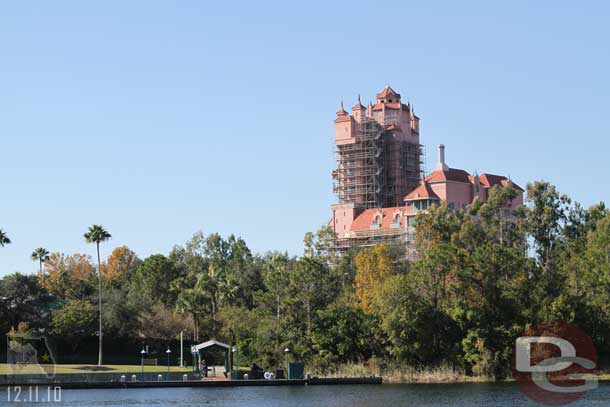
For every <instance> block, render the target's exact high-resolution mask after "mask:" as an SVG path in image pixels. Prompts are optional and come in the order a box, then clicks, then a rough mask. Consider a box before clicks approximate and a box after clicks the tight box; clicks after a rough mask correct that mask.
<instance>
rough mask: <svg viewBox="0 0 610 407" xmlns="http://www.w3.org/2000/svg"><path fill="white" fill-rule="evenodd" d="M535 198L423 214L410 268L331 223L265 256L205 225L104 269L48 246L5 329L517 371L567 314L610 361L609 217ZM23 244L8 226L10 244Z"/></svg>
mask: <svg viewBox="0 0 610 407" xmlns="http://www.w3.org/2000/svg"><path fill="white" fill-rule="evenodd" d="M526 190H527V198H526V205H525V206H523V207H520V208H518V209H517V210H515V211H514V212H513V213H512V214H511V216H510V217H506V216H505V212H504V208H505V207H506V203H507V202H509V201H510V200H511V199H514V198H515V191H514V190H512V189H511V188H509V187H504V188H502V187H494V188H493V189H492V190H491V191H490V193H489V199H488V200H487V201H486V202H480V201H478V200H475V201H474V202H473V203H472V204H471V205H469V206H468V207H467V208H466V209H465V210H462V209H458V210H453V209H450V208H449V207H448V206H447V205H446V204H445V203H443V204H441V205H435V206H432V207H431V208H430V210H429V211H428V212H427V213H421V214H419V215H418V216H417V219H416V245H417V249H418V253H419V258H418V260H416V261H412V262H409V261H407V260H406V259H405V255H404V247H403V246H401V245H398V244H378V245H376V246H373V247H368V248H364V249H361V250H357V249H353V250H350V251H349V252H348V253H345V254H343V255H340V256H337V255H333V252H332V250H331V249H332V240H333V235H332V231H331V230H329V229H328V228H322V229H320V230H319V231H318V232H316V233H307V234H306V235H305V239H304V246H305V250H304V253H303V254H302V255H301V256H290V255H288V254H287V253H283V252H277V251H276V252H268V253H265V254H253V253H252V252H251V251H250V249H249V248H248V246H247V244H246V242H245V241H244V240H243V239H241V238H239V237H236V236H233V235H231V236H228V237H226V238H224V237H222V236H220V235H218V234H216V233H212V234H209V235H204V234H203V233H201V232H198V233H195V234H194V235H193V236H192V238H191V239H189V240H188V241H186V242H185V243H184V244H182V245H176V246H175V247H174V248H173V249H172V250H171V251H170V253H168V254H167V255H163V254H153V255H151V256H148V257H146V258H144V259H140V258H139V257H138V256H137V254H136V253H134V252H133V251H132V250H130V249H129V248H128V247H125V246H121V247H117V248H114V250H112V252H111V254H110V255H109V256H108V257H107V258H106V259H105V260H102V259H101V257H98V258H97V259H96V260H97V270H100V273H97V270H96V267H95V265H94V264H95V263H94V262H93V260H92V259H91V257H90V256H88V255H85V254H62V253H49V252H48V251H47V250H45V249H36V250H35V251H34V252H33V253H32V259H33V260H35V261H37V262H38V269H39V270H38V272H37V273H36V274H33V275H24V274H12V275H8V276H6V277H4V278H3V279H2V280H0V298H1V308H0V313H1V316H2V318H0V329H2V331H3V332H10V331H11V330H13V331H16V330H19V329H22V330H23V329H29V330H35V331H40V332H45V333H47V334H49V335H56V336H61V337H62V338H67V340H70V341H72V342H73V343H74V351H75V352H76V353H78V346H79V343H80V341H81V340H82V338H83V337H87V336H89V337H91V336H95V335H96V334H97V332H98V331H99V329H100V326H99V322H100V320H101V321H102V324H103V325H102V327H101V328H102V329H103V333H104V336H106V337H107V336H109V335H111V336H112V337H113V338H131V339H133V338H140V339H142V340H145V339H146V338H155V339H161V340H174V339H175V338H176V336H177V335H178V334H179V333H180V332H184V333H186V335H187V337H188V339H189V340H191V341H193V342H197V341H203V340H207V339H210V338H216V339H218V340H221V341H225V342H227V343H230V344H235V345H236V346H237V347H238V349H239V352H240V360H242V361H243V363H253V362H256V363H257V364H259V365H261V366H265V367H269V368H272V367H274V366H278V365H281V364H282V362H283V360H284V354H283V353H284V352H283V349H284V348H286V347H288V348H289V349H291V352H292V353H293V357H295V358H298V359H301V360H304V361H306V362H307V363H308V364H309V365H310V366H311V367H312V368H318V369H319V370H325V369H330V368H332V367H333V366H336V365H337V364H342V363H367V362H368V361H369V360H371V358H377V359H381V360H384V361H385V362H386V363H394V364H397V365H410V366H416V367H434V366H439V365H450V366H453V367H455V368H458V369H461V370H463V371H464V372H466V373H469V374H480V375H487V376H495V377H504V376H506V375H507V374H508V371H509V368H510V358H511V352H512V345H513V343H514V340H515V339H516V337H518V336H520V335H521V334H522V333H523V332H524V331H525V330H526V329H527V328H528V327H529V326H531V325H534V324H537V323H540V322H544V321H552V320H565V321H568V322H572V323H574V324H576V325H578V326H580V327H581V328H582V329H583V330H585V331H586V332H587V333H588V334H589V335H590V336H591V337H592V338H593V340H594V343H595V344H596V346H597V348H598V352H599V354H600V357H601V359H602V360H603V359H604V357H606V355H608V354H609V351H610V343H608V342H609V338H610V313H609V311H610V310H609V309H608V308H609V307H610V305H609V304H610V213H609V211H608V210H607V208H606V207H605V205H604V204H603V203H600V204H597V205H594V206H592V207H591V208H588V209H584V208H582V207H581V206H580V205H579V204H578V203H573V202H572V201H571V199H570V198H568V197H567V196H565V195H562V194H560V193H559V192H558V191H557V190H556V188H555V187H554V186H553V185H551V184H549V183H547V182H542V181H539V182H535V183H532V184H529V185H528V186H527V188H526ZM102 229H103V228H102ZM95 230H97V232H96V233H95V234H93V235H91V236H90V237H89V238H88V240H89V241H91V242H93V243H96V246H97V247H99V243H102V242H103V241H105V240H107V238H108V237H109V235H110V234H109V233H108V232H107V231H105V230H104V231H103V232H105V234H104V233H102V231H100V230H99V229H94V230H93V231H95ZM91 232H92V229H90V230H89V231H88V233H91ZM106 235H107V237H106V238H105V239H104V238H103V237H104V236H106ZM9 243H10V240H9V239H8V236H7V235H6V234H5V233H4V232H3V231H1V230H0V245H5V244H9ZM100 293H102V296H100ZM100 304H101V313H102V318H101V319H100V318H99V315H98V313H99V312H100V310H99V307H100ZM20 324H21V328H20V327H19V326H20ZM100 362H101V361H100Z"/></svg>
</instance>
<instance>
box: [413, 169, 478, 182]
mask: <svg viewBox="0 0 610 407" xmlns="http://www.w3.org/2000/svg"><path fill="white" fill-rule="evenodd" d="M469 177H470V174H468V173H467V172H466V171H464V170H460V169H458V168H449V169H448V170H447V171H441V170H436V171H433V172H431V173H430V174H428V176H427V177H426V178H424V180H425V181H428V182H435V181H457V182H468V183H470V179H469Z"/></svg>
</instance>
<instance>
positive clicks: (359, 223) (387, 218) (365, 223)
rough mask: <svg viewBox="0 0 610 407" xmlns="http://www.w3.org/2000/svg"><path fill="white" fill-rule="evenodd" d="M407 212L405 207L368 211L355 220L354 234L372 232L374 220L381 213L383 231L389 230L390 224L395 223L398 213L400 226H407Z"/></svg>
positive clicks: (353, 225)
mask: <svg viewBox="0 0 610 407" xmlns="http://www.w3.org/2000/svg"><path fill="white" fill-rule="evenodd" d="M405 210H406V208H405V207H404V206H394V207H389V208H373V209H367V210H365V211H364V212H362V213H361V214H360V215H358V217H357V218H356V219H354V222H353V223H352V228H351V230H352V231H353V232H360V231H365V230H370V229H371V225H372V224H373V220H374V219H375V216H377V214H378V213H381V229H383V228H389V227H390V224H391V223H394V216H395V215H396V214H397V213H400V226H405V216H404V212H405Z"/></svg>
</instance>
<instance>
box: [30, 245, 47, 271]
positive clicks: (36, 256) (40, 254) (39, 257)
mask: <svg viewBox="0 0 610 407" xmlns="http://www.w3.org/2000/svg"><path fill="white" fill-rule="evenodd" d="M32 260H33V261H38V262H39V263H40V274H41V275H42V263H44V262H45V261H47V260H49V251H48V250H47V249H45V248H44V247H39V248H38V249H36V250H34V251H33V252H32Z"/></svg>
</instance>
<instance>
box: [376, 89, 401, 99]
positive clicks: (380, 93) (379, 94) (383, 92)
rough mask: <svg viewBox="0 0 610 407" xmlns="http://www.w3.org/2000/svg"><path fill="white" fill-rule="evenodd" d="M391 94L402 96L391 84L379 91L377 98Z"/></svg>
mask: <svg viewBox="0 0 610 407" xmlns="http://www.w3.org/2000/svg"><path fill="white" fill-rule="evenodd" d="M390 95H391V96H398V97H400V95H399V94H398V93H396V92H395V91H394V89H392V88H391V87H389V86H386V87H385V88H384V89H383V90H382V91H381V92H379V93H378V94H377V99H381V98H386V97H388V96H390Z"/></svg>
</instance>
